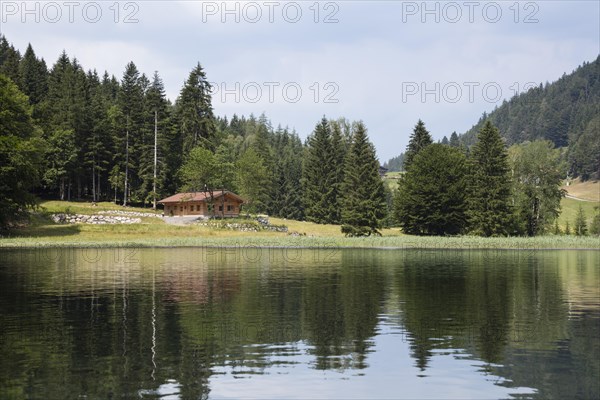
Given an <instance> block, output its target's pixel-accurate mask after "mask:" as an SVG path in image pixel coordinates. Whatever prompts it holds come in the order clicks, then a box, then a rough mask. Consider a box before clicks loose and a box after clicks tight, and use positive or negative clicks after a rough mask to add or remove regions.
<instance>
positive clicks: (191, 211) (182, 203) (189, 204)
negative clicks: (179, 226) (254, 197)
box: [159, 190, 244, 218]
mask: <svg viewBox="0 0 600 400" xmlns="http://www.w3.org/2000/svg"><path fill="white" fill-rule="evenodd" d="M159 203H160V204H162V205H163V206H164V216H165V217H177V216H199V217H225V218H231V217H238V216H239V215H240V208H241V206H242V204H243V203H244V199H242V198H241V197H240V196H238V195H237V194H235V193H232V192H229V191H227V190H225V191H223V190H215V191H213V193H212V198H211V194H210V191H206V192H204V191H203V192H189V193H177V194H175V195H173V196H170V197H167V198H166V199H162V200H160V201H159Z"/></svg>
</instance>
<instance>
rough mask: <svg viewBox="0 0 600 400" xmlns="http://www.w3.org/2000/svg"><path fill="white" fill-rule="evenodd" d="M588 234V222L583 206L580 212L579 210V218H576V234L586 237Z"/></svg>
mask: <svg viewBox="0 0 600 400" xmlns="http://www.w3.org/2000/svg"><path fill="white" fill-rule="evenodd" d="M587 233H588V227H587V221H586V219H585V212H584V211H583V207H581V204H580V205H579V210H577V217H575V234H576V235H577V236H585V235H587Z"/></svg>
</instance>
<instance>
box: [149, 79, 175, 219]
mask: <svg viewBox="0 0 600 400" xmlns="http://www.w3.org/2000/svg"><path fill="white" fill-rule="evenodd" d="M144 106H145V109H144V118H145V124H146V131H147V132H151V135H150V136H151V138H150V139H151V140H150V143H149V144H148V145H147V146H146V149H145V152H146V153H148V154H151V155H152V157H151V159H150V157H145V160H147V161H151V163H150V162H147V163H146V164H145V165H144V169H143V170H142V174H143V176H144V177H145V180H144V186H146V189H145V191H146V192H149V193H150V196H151V197H152V204H153V208H156V198H157V196H159V194H165V192H164V191H163V189H162V188H163V187H164V181H165V179H166V175H165V172H166V171H165V166H166V163H165V162H164V154H165V152H166V151H167V149H166V145H167V143H166V140H167V139H168V136H167V135H166V134H165V133H166V131H167V130H168V129H169V120H168V118H169V114H168V112H169V110H168V102H167V98H166V95H165V88H164V84H163V81H162V79H161V78H160V76H159V75H158V72H156V71H155V72H154V76H153V77H152V83H151V84H150V87H149V88H148V90H147V91H146V98H145V102H144ZM150 177H151V180H150ZM150 187H151V188H150Z"/></svg>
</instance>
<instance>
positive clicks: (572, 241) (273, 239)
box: [0, 234, 600, 251]
mask: <svg viewBox="0 0 600 400" xmlns="http://www.w3.org/2000/svg"><path fill="white" fill-rule="evenodd" d="M91 247H97V248H121V247H139V248H146V247H147V248H151V247H155V248H173V247H180V248H184V247H204V248H303V249H310V248H314V249H323V248H348V249H381V250H394V249H395V250H402V249H404V250H408V249H431V250H435V249H441V250H443V249H447V250H450V249H452V250H523V251H531V250H594V251H596V250H600V240H599V239H598V237H574V236H541V237H533V238H524V237H511V238H481V237H472V236H459V237H417V236H408V235H406V236H387V237H386V236H383V237H368V238H345V237H331V236H319V237H290V236H266V235H264V236H263V235H256V234H254V236H252V235H251V234H247V235H245V236H244V235H235V236H229V237H206V236H201V237H171V238H125V239H122V240H116V239H113V238H111V239H102V240H101V239H96V240H94V239H91V238H87V239H84V240H68V238H65V237H58V238H51V239H50V238H39V237H38V238H35V237H29V238H27V237H21V238H2V239H0V249H34V248H91Z"/></svg>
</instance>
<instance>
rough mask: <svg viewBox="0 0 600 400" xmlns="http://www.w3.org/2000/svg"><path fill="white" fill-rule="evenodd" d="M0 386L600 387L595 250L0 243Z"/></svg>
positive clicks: (298, 392) (56, 391)
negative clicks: (31, 247)
mask: <svg viewBox="0 0 600 400" xmlns="http://www.w3.org/2000/svg"><path fill="white" fill-rule="evenodd" d="M0 257H2V258H1V260H2V261H1V263H0V311H1V312H0V327H1V328H0V351H1V352H2V353H1V354H2V355H3V357H2V360H1V361H0V382H1V383H0V397H2V398H23V397H32V398H40V397H44V398H48V394H51V395H50V396H49V397H50V398H71V397H76V396H78V395H88V396H90V397H93V398H110V397H121V396H129V397H144V398H146V397H148V398H158V397H160V398H207V397H209V396H210V397H215V398H217V397H218V398H227V397H229V398H240V397H260V398H266V397H273V398H281V397H290V398H307V397H321V398H322V397H328V398H365V397H376V398H402V397H404V398H426V397H435V398H464V397H477V398H506V397H510V396H515V397H540V398H549V397H561V398H562V397H579V398H594V397H598V396H600V389H599V386H598V381H597V378H598V376H599V375H600V361H599V359H600V344H599V343H598V336H599V334H600V299H599V297H600V289H599V283H600V282H599V279H600V273H599V270H598V267H597V266H598V263H599V261H600V256H599V255H598V254H597V253H596V252H572V251H549V252H537V253H524V252H493V253H492V252H461V251H443V252H442V251H418V250H413V251H364V250H361V251H358V250H344V251H332V250H331V249H321V250H310V251H309V250H302V251H298V250H285V249H223V250H215V249H145V250H140V249H113V250H98V249H88V250H76V249H67V250H55V249H46V250H39V251H2V252H1V253H0Z"/></svg>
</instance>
